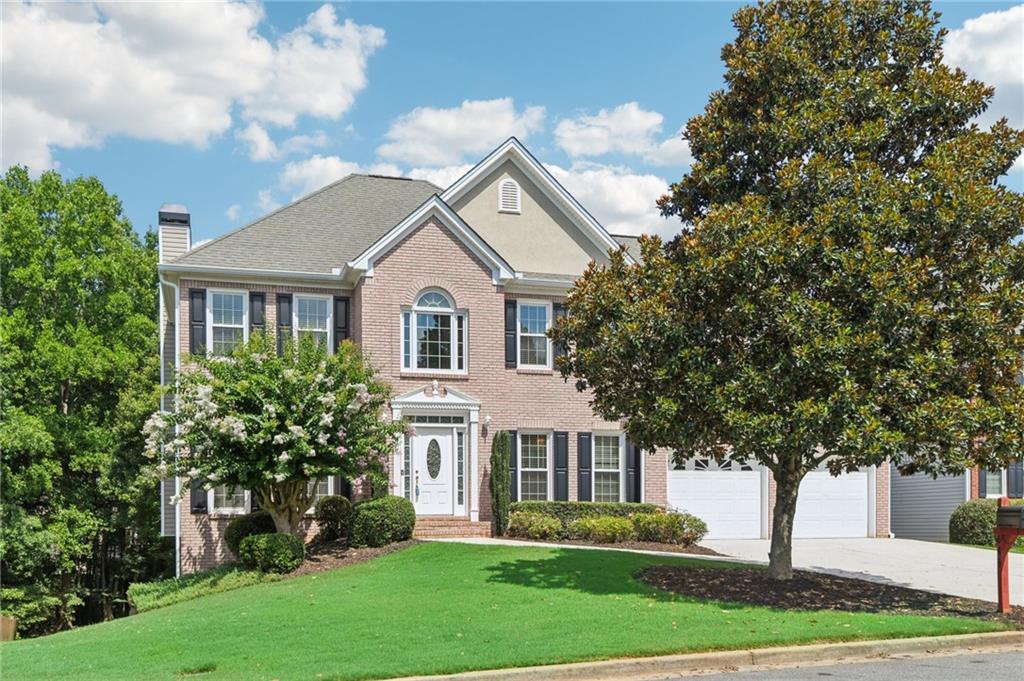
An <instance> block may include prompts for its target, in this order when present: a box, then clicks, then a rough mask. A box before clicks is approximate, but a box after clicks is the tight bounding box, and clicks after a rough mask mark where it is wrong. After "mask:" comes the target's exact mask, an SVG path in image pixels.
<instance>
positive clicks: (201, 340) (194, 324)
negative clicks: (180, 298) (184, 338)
mask: <svg viewBox="0 0 1024 681" xmlns="http://www.w3.org/2000/svg"><path fill="white" fill-rule="evenodd" d="M188 309H189V313H188V351H189V353H191V354H193V355H200V354H203V353H204V352H206V289H204V288H191V289H189V290H188Z"/></svg>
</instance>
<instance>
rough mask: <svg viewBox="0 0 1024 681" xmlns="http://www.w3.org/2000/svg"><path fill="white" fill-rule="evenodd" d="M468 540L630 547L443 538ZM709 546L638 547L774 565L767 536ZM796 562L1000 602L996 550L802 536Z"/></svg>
mask: <svg viewBox="0 0 1024 681" xmlns="http://www.w3.org/2000/svg"><path fill="white" fill-rule="evenodd" d="M437 541H456V542H462V543H468V544H490V545H504V546H534V547H537V546H541V547H556V548H566V549H588V550H595V551H624V550H628V549H615V548H608V547H599V546H580V545H578V544H541V543H538V542H526V541H517V540H515V539H490V538H488V539H441V540H437ZM701 544H702V545H703V546H706V547H708V548H709V549H714V550H715V551H718V552H719V553H723V554H725V556H728V557H722V556H698V555H693V554H685V553H683V554H680V553H671V552H667V551H635V553H646V554H650V555H661V556H673V557H685V558H696V559H698V560H716V561H727V562H744V563H762V564H767V563H768V547H769V542H768V540H766V539H717V540H715V539H708V540H705V541H703V542H701ZM793 566H794V567H797V568H801V569H804V570H815V571H817V572H825V573H828V574H832V575H839V576H841V577H855V578H857V579H866V580H868V581H872V582H879V583H881V584H896V585H899V586H906V587H910V588H912V589H923V590H925V591H935V592H938V593H945V594H952V595H953V596H961V597H963V598H978V599H981V600H984V601H993V602H995V600H996V552H995V551H994V550H989V549H984V548H975V547H971V546H957V545H956V544H940V543H937V542H925V541H914V540H912V539H796V540H794V541H793ZM1010 602H1011V603H1013V604H1014V605H1024V554H1020V553H1011V554H1010Z"/></svg>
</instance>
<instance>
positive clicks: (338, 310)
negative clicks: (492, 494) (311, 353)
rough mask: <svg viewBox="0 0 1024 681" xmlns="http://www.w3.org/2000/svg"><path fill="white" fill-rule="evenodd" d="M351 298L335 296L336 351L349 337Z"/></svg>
mask: <svg viewBox="0 0 1024 681" xmlns="http://www.w3.org/2000/svg"><path fill="white" fill-rule="evenodd" d="M349 316H350V311H349V298H348V297H347V296H334V351H335V352H337V351H338V346H339V345H341V342H342V341H343V340H346V339H348V338H349Z"/></svg>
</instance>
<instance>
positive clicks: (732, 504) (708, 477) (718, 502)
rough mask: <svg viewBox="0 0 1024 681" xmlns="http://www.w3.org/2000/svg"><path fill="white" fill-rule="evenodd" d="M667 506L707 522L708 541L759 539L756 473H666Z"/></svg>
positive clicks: (759, 486) (758, 475) (758, 484)
mask: <svg viewBox="0 0 1024 681" xmlns="http://www.w3.org/2000/svg"><path fill="white" fill-rule="evenodd" d="M668 505H669V507H670V508H672V509H674V510H677V511H684V512H686V513H691V514H693V515H695V516H697V517H698V518H700V519H701V520H703V521H704V522H706V523H707V525H708V539H757V538H759V537H760V536H761V474H760V473H758V472H757V471H677V470H672V471H669V474H668Z"/></svg>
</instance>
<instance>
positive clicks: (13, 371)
mask: <svg viewBox="0 0 1024 681" xmlns="http://www.w3.org/2000/svg"><path fill="white" fill-rule="evenodd" d="M0 218H2V226H0V271H2V276H3V288H2V294H0V299H2V301H3V305H2V310H0V346H2V347H0V381H2V389H3V403H2V411H0V449H2V452H3V456H2V459H0V476H2V485H3V489H2V517H0V523H2V526H3V527H2V532H0V571H2V574H3V589H2V594H0V596H2V600H3V610H4V612H5V613H9V614H14V615H16V616H18V617H19V619H20V623H19V631H20V632H21V633H22V634H23V635H24V634H32V633H38V632H43V631H49V630H52V629H55V628H60V627H66V626H70V625H72V624H74V623H82V622H90V621H95V620H97V619H100V618H109V617H111V616H113V615H115V614H122V613H124V612H126V610H127V608H126V605H125V600H124V596H125V590H126V589H127V585H128V582H129V581H134V580H135V579H137V578H140V577H144V576H145V575H147V574H149V573H151V568H153V567H154V566H152V565H149V562H150V561H151V560H153V559H154V557H155V556H157V555H158V554H157V552H156V546H157V542H158V541H159V537H158V536H157V533H158V527H159V523H158V518H159V516H158V515H157V513H158V506H157V505H158V503H159V501H158V498H157V490H156V487H155V486H154V485H153V484H152V481H151V480H149V479H148V478H147V477H145V476H144V475H143V474H142V469H143V467H144V465H145V463H146V461H145V459H144V457H143V456H142V449H143V446H142V445H143V442H142V437H141V435H140V434H139V430H140V427H141V425H142V423H143V422H144V420H145V418H146V415H147V414H148V413H149V412H150V411H151V410H152V405H153V403H154V401H155V400H156V397H157V393H156V385H157V378H158V369H157V366H158V365H157V361H156V333H157V325H156V285H157V284H156V248H155V240H154V239H153V237H152V235H148V236H147V238H146V240H145V242H143V241H141V240H140V239H139V238H138V237H137V236H136V234H135V232H134V231H133V230H132V227H131V225H130V224H129V223H128V220H127V219H126V218H125V217H124V215H123V214H122V211H121V204H120V201H118V199H117V198H116V197H115V196H112V195H110V194H108V193H107V192H106V191H105V190H104V188H103V185H102V184H101V183H100V182H99V181H98V180H96V179H95V178H77V179H73V180H70V181H64V180H62V179H61V177H60V175H58V174H57V173H55V172H47V173H44V174H43V175H42V176H41V177H40V178H39V179H38V180H32V179H31V178H30V177H29V175H28V172H27V171H26V169H25V168H23V167H13V168H11V169H10V170H8V171H7V173H6V174H5V175H4V177H3V179H2V184H0Z"/></svg>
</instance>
